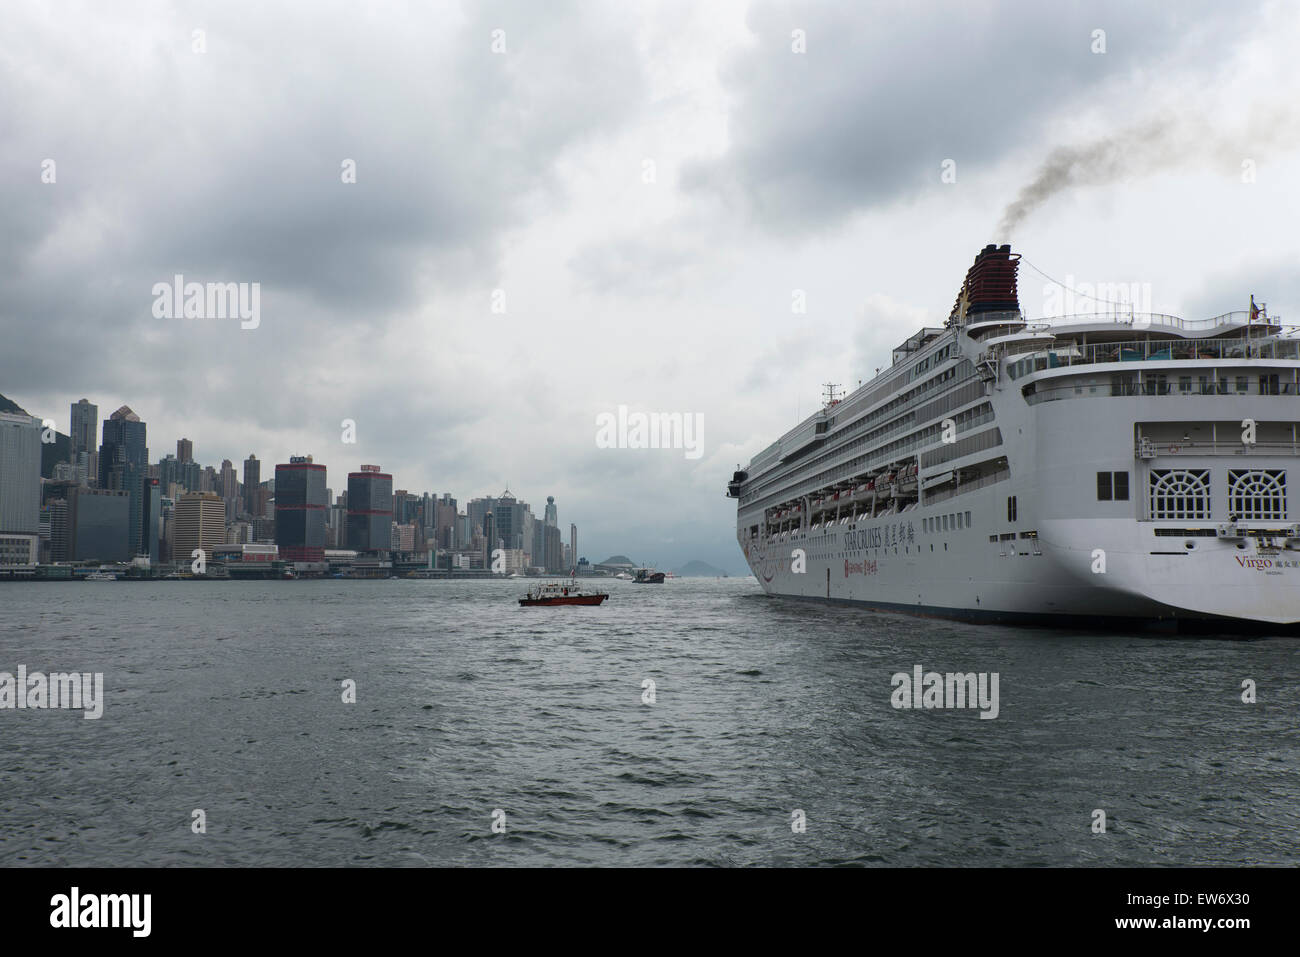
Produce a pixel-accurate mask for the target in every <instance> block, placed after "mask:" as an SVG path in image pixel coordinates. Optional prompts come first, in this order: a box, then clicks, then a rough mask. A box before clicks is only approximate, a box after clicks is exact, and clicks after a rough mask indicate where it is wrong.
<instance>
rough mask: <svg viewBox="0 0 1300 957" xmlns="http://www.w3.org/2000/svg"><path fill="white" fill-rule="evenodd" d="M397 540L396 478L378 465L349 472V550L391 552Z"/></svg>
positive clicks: (365, 466)
mask: <svg viewBox="0 0 1300 957" xmlns="http://www.w3.org/2000/svg"><path fill="white" fill-rule="evenodd" d="M392 539H393V477H392V476H391V475H389V474H387V473H386V472H382V471H380V468H379V466H378V465H363V466H361V471H360V472H349V473H348V539H347V541H348V548H350V549H352V550H354V551H357V552H387V551H389V550H390V549H391V547H392Z"/></svg>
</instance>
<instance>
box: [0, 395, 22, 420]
mask: <svg viewBox="0 0 1300 957" xmlns="http://www.w3.org/2000/svg"><path fill="white" fill-rule="evenodd" d="M0 412H9V413H11V414H13V415H26V414H27V410H26V409H24V408H23V407H22V406H21V405H19V404H18V403H17V402H15V401H14V400H13V399H6V398H5V397H4V396H2V395H0Z"/></svg>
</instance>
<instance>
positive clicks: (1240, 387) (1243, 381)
mask: <svg viewBox="0 0 1300 957" xmlns="http://www.w3.org/2000/svg"><path fill="white" fill-rule="evenodd" d="M1237 391H1238V392H1249V391H1250V380H1249V379H1247V378H1246V377H1245V376H1244V375H1239V376H1237Z"/></svg>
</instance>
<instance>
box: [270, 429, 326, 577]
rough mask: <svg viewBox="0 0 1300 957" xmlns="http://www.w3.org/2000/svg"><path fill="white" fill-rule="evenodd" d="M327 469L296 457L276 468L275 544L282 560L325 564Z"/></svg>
mask: <svg viewBox="0 0 1300 957" xmlns="http://www.w3.org/2000/svg"><path fill="white" fill-rule="evenodd" d="M328 503H329V493H328V491H327V490H326V488H325V466H323V465H316V464H314V463H313V462H312V459H311V456H310V455H308V456H301V455H295V456H291V457H290V458H289V463H288V464H287V465H277V466H276V467H275V543H276V545H278V546H279V547H280V555H281V557H283V558H285V559H287V560H289V561H296V562H321V561H324V560H325V544H326V543H325V509H326V508H327V507H328Z"/></svg>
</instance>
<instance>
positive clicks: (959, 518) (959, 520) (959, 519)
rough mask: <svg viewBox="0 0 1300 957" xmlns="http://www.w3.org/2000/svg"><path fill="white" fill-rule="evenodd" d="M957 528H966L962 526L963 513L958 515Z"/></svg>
mask: <svg viewBox="0 0 1300 957" xmlns="http://www.w3.org/2000/svg"><path fill="white" fill-rule="evenodd" d="M957 527H958V528H965V527H966V526H965V525H963V524H962V520H961V512H958V513H957Z"/></svg>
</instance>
